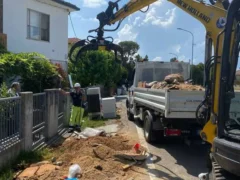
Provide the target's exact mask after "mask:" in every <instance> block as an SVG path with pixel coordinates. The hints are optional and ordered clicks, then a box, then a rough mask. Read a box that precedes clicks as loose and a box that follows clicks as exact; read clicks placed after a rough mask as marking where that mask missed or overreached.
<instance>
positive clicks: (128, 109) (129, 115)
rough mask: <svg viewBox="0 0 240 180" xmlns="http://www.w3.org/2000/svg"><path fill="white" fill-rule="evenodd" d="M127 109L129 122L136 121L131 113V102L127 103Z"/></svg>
mask: <svg viewBox="0 0 240 180" xmlns="http://www.w3.org/2000/svg"><path fill="white" fill-rule="evenodd" d="M126 108H127V116H128V120H129V121H134V114H132V113H131V111H130V105H129V101H128V100H127V101H126Z"/></svg>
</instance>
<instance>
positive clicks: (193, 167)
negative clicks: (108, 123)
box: [117, 99, 207, 180]
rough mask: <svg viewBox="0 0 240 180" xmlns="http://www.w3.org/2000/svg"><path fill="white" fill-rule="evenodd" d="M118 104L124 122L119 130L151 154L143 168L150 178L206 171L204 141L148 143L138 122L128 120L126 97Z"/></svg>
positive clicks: (194, 177)
mask: <svg viewBox="0 0 240 180" xmlns="http://www.w3.org/2000/svg"><path fill="white" fill-rule="evenodd" d="M117 106H118V107H119V108H120V109H121V121H122V123H123V125H124V126H123V128H122V130H121V131H122V132H125V133H126V132H127V133H128V134H129V135H130V136H132V137H133V138H136V139H138V141H139V142H140V143H141V144H142V145H144V146H145V147H147V148H148V151H149V153H150V154H151V157H150V158H149V159H148V160H147V162H146V171H147V172H148V174H149V175H150V179H151V180H198V174H200V173H202V172H207V168H206V161H205V160H206V159H207V158H206V157H207V148H206V147H205V146H204V145H203V144H201V143H199V144H192V145H190V146H188V145H186V144H185V143H183V141H181V140H180V139H170V140H166V141H165V142H161V143H156V144H153V145H151V144H148V143H147V142H146V141H145V139H144V136H143V131H142V128H141V125H139V123H138V122H131V121H128V119H127V115H126V107H125V100H123V99H121V100H119V102H118V104H117Z"/></svg>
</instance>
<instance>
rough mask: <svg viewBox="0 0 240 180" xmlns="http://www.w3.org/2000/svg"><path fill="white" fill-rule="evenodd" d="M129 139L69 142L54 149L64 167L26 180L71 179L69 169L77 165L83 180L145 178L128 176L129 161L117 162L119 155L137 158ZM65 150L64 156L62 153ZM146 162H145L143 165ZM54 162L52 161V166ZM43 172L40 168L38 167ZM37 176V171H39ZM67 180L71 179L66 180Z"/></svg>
mask: <svg viewBox="0 0 240 180" xmlns="http://www.w3.org/2000/svg"><path fill="white" fill-rule="evenodd" d="M127 138H129V136H122V135H118V136H113V137H111V138H109V137H103V136H96V137H89V138H87V139H76V138H75V137H70V138H68V140H67V141H64V142H63V143H62V145H61V148H55V149H53V153H54V154H55V153H56V154H55V155H54V156H55V157H56V161H55V163H57V162H60V161H61V162H63V165H62V166H55V169H53V168H51V170H49V169H50V168H48V169H46V168H45V170H46V173H45V174H43V175H41V176H38V175H37V174H33V176H32V177H29V178H26V179H29V180H30V179H32V180H33V179H38V180H53V179H61V180H62V179H63V176H64V175H68V171H69V167H70V166H71V165H74V164H78V165H79V166H80V167H81V172H82V174H81V178H79V179H81V180H88V179H93V180H108V179H125V180H127V179H128V178H130V177H133V176H134V177H135V176H136V177H139V178H140V176H141V178H140V179H147V176H146V178H144V177H143V178H142V176H143V175H142V174H139V173H135V172H132V171H129V172H125V171H124V169H125V168H124V167H123V166H124V165H125V167H126V169H128V168H127V165H130V166H129V167H131V166H132V165H131V163H130V164H128V163H129V160H125V159H121V161H119V160H118V161H115V157H114V155H115V154H126V153H127V154H131V153H133V154H134V151H133V145H132V141H133V140H132V139H129V141H128V139H127ZM62 149H64V152H63V151H62ZM139 162H142V161H139ZM47 165H52V166H54V165H53V164H52V162H51V160H50V164H47ZM36 168H39V169H40V167H37V166H36ZM139 168H140V171H145V170H144V168H141V167H139ZM35 172H37V170H36V171H35ZM65 179H67V177H66V178H65Z"/></svg>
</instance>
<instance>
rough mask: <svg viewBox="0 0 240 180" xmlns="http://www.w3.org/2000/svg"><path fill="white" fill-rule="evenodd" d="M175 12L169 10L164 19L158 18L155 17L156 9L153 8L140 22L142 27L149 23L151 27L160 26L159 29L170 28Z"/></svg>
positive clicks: (174, 9)
mask: <svg viewBox="0 0 240 180" xmlns="http://www.w3.org/2000/svg"><path fill="white" fill-rule="evenodd" d="M175 11H176V8H173V9H169V10H168V11H167V12H166V13H165V16H164V17H159V16H157V11H156V8H155V7H153V8H151V9H150V10H149V11H148V12H147V14H146V16H145V19H144V20H143V22H142V25H144V24H148V23H150V24H152V25H156V26H161V27H167V26H170V25H171V24H173V21H174V19H175V16H176V13H175Z"/></svg>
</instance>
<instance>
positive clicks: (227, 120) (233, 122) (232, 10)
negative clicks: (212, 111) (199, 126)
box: [212, 0, 240, 180]
mask: <svg viewBox="0 0 240 180" xmlns="http://www.w3.org/2000/svg"><path fill="white" fill-rule="evenodd" d="M223 35H224V42H223V52H222V54H221V56H222V58H221V59H222V63H221V74H220V87H219V89H220V93H219V104H218V109H219V113H218V115H217V116H216V118H215V119H216V123H217V137H215V138H214V141H213V152H212V162H213V176H214V178H215V177H224V176H225V177H224V178H225V179H229V180H231V179H239V178H240V177H239V176H240V144H239V142H240V110H239V104H240V102H239V101H237V99H238V98H239V95H240V94H239V87H238V85H237V84H235V83H234V81H235V76H236V69H237V65H238V58H239V52H240V48H239V44H240V1H239V0H233V1H232V3H231V5H230V6H229V9H228V14H227V23H226V27H225V30H224V33H223ZM237 97H238V98H237ZM221 168H223V169H225V170H227V171H228V172H230V173H231V174H234V175H237V176H238V177H235V178H232V177H229V176H227V174H226V172H224V171H221ZM216 179H217V178H216Z"/></svg>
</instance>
